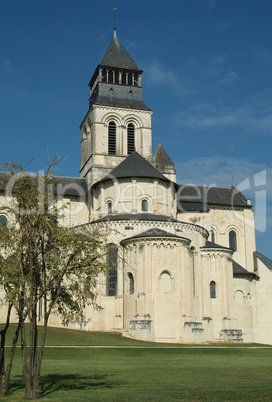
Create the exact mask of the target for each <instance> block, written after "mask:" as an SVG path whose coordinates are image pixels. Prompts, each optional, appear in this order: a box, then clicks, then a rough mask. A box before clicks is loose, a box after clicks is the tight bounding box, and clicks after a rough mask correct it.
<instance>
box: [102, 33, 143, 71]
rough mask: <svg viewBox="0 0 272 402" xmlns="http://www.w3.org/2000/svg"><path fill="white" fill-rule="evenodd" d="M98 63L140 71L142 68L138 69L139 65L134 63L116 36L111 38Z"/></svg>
mask: <svg viewBox="0 0 272 402" xmlns="http://www.w3.org/2000/svg"><path fill="white" fill-rule="evenodd" d="M100 65H101V66H105V67H114V68H120V69H126V70H133V71H138V72H142V70H140V69H139V67H138V66H137V65H136V64H135V63H134V61H133V60H132V58H131V57H130V55H129V54H128V52H127V51H126V49H125V48H124V46H123V45H122V43H121V42H120V40H119V39H118V38H117V36H114V37H113V38H112V41H111V43H110V45H109V47H108V49H107V51H106V53H105V56H104V57H103V60H102V61H101V63H100Z"/></svg>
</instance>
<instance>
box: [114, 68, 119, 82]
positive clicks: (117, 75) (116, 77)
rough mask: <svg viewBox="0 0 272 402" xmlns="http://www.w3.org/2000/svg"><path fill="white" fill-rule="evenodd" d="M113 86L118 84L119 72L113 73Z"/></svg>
mask: <svg viewBox="0 0 272 402" xmlns="http://www.w3.org/2000/svg"><path fill="white" fill-rule="evenodd" d="M114 74H115V84H119V71H115V73H114Z"/></svg>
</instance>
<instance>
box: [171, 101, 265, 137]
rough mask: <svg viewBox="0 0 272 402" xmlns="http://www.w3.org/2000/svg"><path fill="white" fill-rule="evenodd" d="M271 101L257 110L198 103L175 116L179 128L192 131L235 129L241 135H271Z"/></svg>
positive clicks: (252, 107)
mask: <svg viewBox="0 0 272 402" xmlns="http://www.w3.org/2000/svg"><path fill="white" fill-rule="evenodd" d="M271 107H272V103H271V101H269V102H267V103H266V104H262V107H260V108H258V106H257V105H254V104H246V105H244V106H240V107H234V106H222V105H215V104H211V103H200V104H196V105H194V106H191V107H189V108H187V109H185V110H183V111H182V112H178V113H177V114H176V116H175V118H174V119H175V123H176V125H177V126H178V127H179V128H191V129H194V130H207V129H216V130H225V129H230V128H233V129H236V131H237V132H240V133H241V134H245V133H247V134H248V133H252V134H258V135H260V134H265V135H272V114H271Z"/></svg>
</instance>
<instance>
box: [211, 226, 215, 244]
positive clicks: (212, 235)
mask: <svg viewBox="0 0 272 402" xmlns="http://www.w3.org/2000/svg"><path fill="white" fill-rule="evenodd" d="M211 241H212V242H213V243H215V233H214V230H213V229H212V230H211Z"/></svg>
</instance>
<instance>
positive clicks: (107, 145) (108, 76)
mask: <svg viewBox="0 0 272 402" xmlns="http://www.w3.org/2000/svg"><path fill="white" fill-rule="evenodd" d="M142 73H143V71H142V70H140V69H139V67H138V66H137V65H136V64H135V62H134V61H133V60H132V58H131V57H130V55H129V54H128V52H127V51H126V49H125V48H124V46H123V45H122V43H121V42H120V40H119V39H118V38H117V35H116V29H115V28H114V36H113V39H112V41H111V43H110V45H109V47H108V49H107V51H106V54H105V56H104V57H103V60H102V61H101V63H100V64H99V65H98V66H97V68H96V70H95V72H94V74H93V76H92V78H91V81H90V83H89V87H90V98H89V110H88V112H87V114H86V116H85V117H84V119H83V121H82V123H81V125H80V129H81V168H80V176H81V177H86V179H87V183H88V186H89V187H90V186H92V185H93V184H94V183H95V182H97V181H99V180H101V179H102V178H103V177H105V176H106V175H107V174H109V173H110V172H111V171H112V170H113V169H114V168H115V167H116V166H117V165H119V164H120V163H121V162H122V161H123V160H124V159H125V158H126V157H127V156H128V155H129V154H131V153H132V152H133V151H137V152H138V153H139V154H140V155H142V156H143V157H144V158H148V157H151V156H152V145H151V115H152V111H151V110H150V109H149V108H148V107H147V106H146V105H145V104H144V102H143V98H142Z"/></svg>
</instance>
